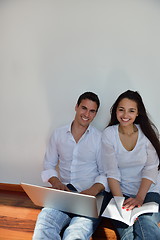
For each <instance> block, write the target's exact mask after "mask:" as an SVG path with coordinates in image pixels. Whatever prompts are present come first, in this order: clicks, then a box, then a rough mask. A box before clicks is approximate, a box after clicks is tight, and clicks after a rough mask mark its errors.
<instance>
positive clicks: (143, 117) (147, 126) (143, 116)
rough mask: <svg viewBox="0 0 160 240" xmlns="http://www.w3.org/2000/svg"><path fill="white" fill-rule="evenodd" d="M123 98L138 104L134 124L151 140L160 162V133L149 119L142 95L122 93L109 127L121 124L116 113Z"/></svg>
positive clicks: (131, 92)
mask: <svg viewBox="0 0 160 240" xmlns="http://www.w3.org/2000/svg"><path fill="white" fill-rule="evenodd" d="M123 98H128V99H130V100H133V101H135V102H136V103H137V108H138V116H137V117H136V119H135V122H134V123H135V124H139V125H140V127H141V129H142V132H143V133H144V135H145V136H146V137H147V138H148V139H149V141H150V142H151V143H152V145H153V147H154V148H155V150H156V152H157V155H158V157H159V161H160V142H159V132H158V129H157V128H156V126H155V125H154V123H153V122H152V121H151V120H150V119H149V117H148V115H147V112H146V108H145V106H144V103H143V100H142V97H141V96H140V94H139V93H138V92H137V91H135V92H134V91H131V90H127V91H126V92H124V93H122V94H121V95H120V96H119V97H118V98H117V100H116V101H115V103H114V104H113V105H112V107H111V109H110V113H111V119H110V121H109V124H108V126H112V125H116V124H118V123H119V122H118V120H117V115H116V111H117V107H118V104H119V102H120V101H121V100H122V99H123ZM158 169H160V163H159V167H158Z"/></svg>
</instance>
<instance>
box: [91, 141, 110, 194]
mask: <svg viewBox="0 0 160 240" xmlns="http://www.w3.org/2000/svg"><path fill="white" fill-rule="evenodd" d="M97 168H98V172H99V175H98V176H97V177H96V178H95V182H94V183H101V184H103V186H104V187H105V191H107V192H109V191H110V190H109V187H108V182H107V178H106V176H105V173H104V170H103V164H102V158H101V142H100V147H99V151H98V154H97Z"/></svg>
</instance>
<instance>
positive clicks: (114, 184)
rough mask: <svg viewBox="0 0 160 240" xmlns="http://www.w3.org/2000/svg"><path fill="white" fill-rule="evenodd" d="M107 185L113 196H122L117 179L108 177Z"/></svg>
mask: <svg viewBox="0 0 160 240" xmlns="http://www.w3.org/2000/svg"><path fill="white" fill-rule="evenodd" d="M108 185H109V188H110V190H111V193H112V195H113V196H120V197H123V194H122V191H121V187H120V184H119V182H118V180H116V179H114V178H108Z"/></svg>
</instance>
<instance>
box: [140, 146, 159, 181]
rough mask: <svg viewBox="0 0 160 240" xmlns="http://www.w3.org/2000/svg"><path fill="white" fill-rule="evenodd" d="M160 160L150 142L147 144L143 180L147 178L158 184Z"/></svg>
mask: <svg viewBox="0 0 160 240" xmlns="http://www.w3.org/2000/svg"><path fill="white" fill-rule="evenodd" d="M158 164H159V159H158V155H157V152H156V150H155V148H154V147H153V145H152V144H151V143H150V142H149V141H148V144H147V162H146V165H145V167H144V169H143V171H142V178H147V179H149V180H151V181H153V183H156V181H157V176H158Z"/></svg>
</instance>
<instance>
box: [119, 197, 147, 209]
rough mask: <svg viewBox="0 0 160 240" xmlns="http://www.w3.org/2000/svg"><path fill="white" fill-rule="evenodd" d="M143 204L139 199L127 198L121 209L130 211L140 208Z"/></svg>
mask: <svg viewBox="0 0 160 240" xmlns="http://www.w3.org/2000/svg"><path fill="white" fill-rule="evenodd" d="M142 204H143V200H142V199H141V198H138V197H135V198H128V199H126V200H125V201H124V203H123V209H126V210H127V211H128V210H132V209H133V208H135V207H141V206H142Z"/></svg>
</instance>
